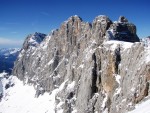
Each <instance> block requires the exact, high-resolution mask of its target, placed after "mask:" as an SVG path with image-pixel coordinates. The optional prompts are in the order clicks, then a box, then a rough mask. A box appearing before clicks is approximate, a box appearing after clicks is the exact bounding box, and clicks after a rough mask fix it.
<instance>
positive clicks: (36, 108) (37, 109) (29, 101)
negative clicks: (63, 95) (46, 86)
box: [0, 76, 57, 113]
mask: <svg viewBox="0 0 150 113" xmlns="http://www.w3.org/2000/svg"><path fill="white" fill-rule="evenodd" d="M9 81H10V80H9V79H6V78H3V79H2V84H3V85H5V84H6V83H8V82H9ZM11 81H13V82H14V84H15V85H14V86H13V87H10V88H8V89H7V90H3V91H4V96H3V98H2V100H1V102H0V113H54V112H55V111H54V109H55V94H56V92H57V90H54V91H53V92H52V94H51V95H49V94H48V93H45V94H44V95H42V96H39V97H38V98H36V97H35V93H36V91H35V89H34V88H33V86H29V85H23V83H22V82H21V81H20V80H18V79H17V78H16V77H14V76H13V77H12V78H11ZM3 89H4V88H3Z"/></svg>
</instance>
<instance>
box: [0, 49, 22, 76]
mask: <svg viewBox="0 0 150 113" xmlns="http://www.w3.org/2000/svg"><path fill="white" fill-rule="evenodd" d="M19 51H20V49H19V48H9V49H7V48H2V49H0V73H1V72H3V71H6V72H8V73H11V71H12V68H13V66H14V61H15V60H16V59H17V57H18V54H19Z"/></svg>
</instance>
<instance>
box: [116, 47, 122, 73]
mask: <svg viewBox="0 0 150 113" xmlns="http://www.w3.org/2000/svg"><path fill="white" fill-rule="evenodd" d="M115 56H116V62H115V73H116V74H119V73H120V72H119V69H118V68H119V64H120V62H121V54H120V46H119V47H118V48H117V49H116V50H115Z"/></svg>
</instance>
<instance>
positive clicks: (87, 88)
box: [13, 15, 150, 113]
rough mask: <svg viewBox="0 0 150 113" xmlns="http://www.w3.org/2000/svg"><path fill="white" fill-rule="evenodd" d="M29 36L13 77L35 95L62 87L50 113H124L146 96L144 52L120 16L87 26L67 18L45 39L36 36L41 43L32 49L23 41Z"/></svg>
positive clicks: (99, 19) (133, 30)
mask: <svg viewBox="0 0 150 113" xmlns="http://www.w3.org/2000/svg"><path fill="white" fill-rule="evenodd" d="M32 36H33V35H32ZM32 36H31V37H30V36H29V37H27V39H26V40H25V42H27V43H24V45H23V48H22V50H21V52H20V55H19V57H18V59H17V61H16V62H15V66H14V69H13V75H15V76H17V77H18V78H19V79H20V80H22V81H23V82H24V83H25V84H26V83H28V84H32V85H33V86H34V87H35V89H36V96H37V97H38V96H39V95H42V94H43V93H44V92H52V91H53V90H55V89H57V88H60V87H62V88H60V89H61V90H59V92H57V94H56V95H55V101H56V106H55V112H59V111H61V112H63V113H71V112H74V113H76V112H78V113H97V112H98V113H103V112H106V113H114V112H115V113H120V112H121V113H125V112H127V111H128V110H131V109H133V108H134V105H135V104H136V103H138V102H140V101H141V100H142V99H143V98H144V97H146V96H148V95H149V82H148V81H149V76H150V72H149V69H150V67H149V66H150V65H149V63H150V59H149V56H150V54H149V49H147V48H145V46H144V44H143V43H142V42H139V38H138V36H137V35H136V26H135V25H134V24H132V23H129V22H128V20H127V19H126V18H125V17H123V16H121V17H120V18H119V21H117V22H112V21H111V20H110V19H109V18H108V17H107V16H104V15H103V16H98V17H96V18H95V19H94V21H93V22H92V23H88V22H84V21H83V20H82V19H81V18H79V17H78V16H72V17H70V18H69V19H68V20H67V21H65V22H64V23H62V24H61V26H60V28H59V29H57V30H54V31H53V32H52V33H50V34H49V35H47V36H46V35H43V36H40V35H39V38H40V39H43V41H41V42H40V43H38V44H37V45H36V46H32V44H30V43H28V40H30V39H32ZM62 84H63V85H62ZM129 86H130V87H129ZM139 89H140V90H139Z"/></svg>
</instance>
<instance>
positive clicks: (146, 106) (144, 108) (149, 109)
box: [128, 99, 150, 113]
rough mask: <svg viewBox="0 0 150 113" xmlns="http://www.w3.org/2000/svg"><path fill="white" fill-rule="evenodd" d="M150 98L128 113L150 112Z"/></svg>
mask: <svg viewBox="0 0 150 113" xmlns="http://www.w3.org/2000/svg"><path fill="white" fill-rule="evenodd" d="M149 105H150V99H149V100H147V101H145V102H143V103H141V104H138V105H136V106H135V109H134V110H133V111H131V112H128V113H150V106H149Z"/></svg>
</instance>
